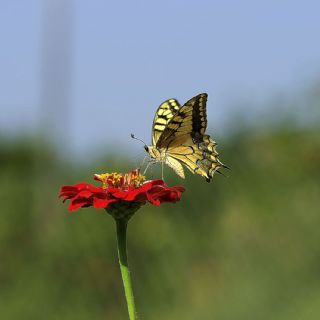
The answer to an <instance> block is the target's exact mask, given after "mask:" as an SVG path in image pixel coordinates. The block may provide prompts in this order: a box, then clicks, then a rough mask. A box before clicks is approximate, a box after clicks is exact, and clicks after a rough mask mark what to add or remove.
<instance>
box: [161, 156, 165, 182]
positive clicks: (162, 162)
mask: <svg viewBox="0 0 320 320" xmlns="http://www.w3.org/2000/svg"><path fill="white" fill-rule="evenodd" d="M163 164H164V161H161V177H162V180H164V177H163Z"/></svg>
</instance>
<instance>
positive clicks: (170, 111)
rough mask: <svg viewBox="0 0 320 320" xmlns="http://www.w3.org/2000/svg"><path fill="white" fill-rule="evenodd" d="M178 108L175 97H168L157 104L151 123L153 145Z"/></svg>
mask: <svg viewBox="0 0 320 320" xmlns="http://www.w3.org/2000/svg"><path fill="white" fill-rule="evenodd" d="M179 108H180V104H179V102H178V101H177V100H176V99H169V100H167V101H165V102H163V103H162V104H161V105H160V106H159V108H158V110H157V112H156V114H155V117H154V120H153V125H152V144H153V145H154V146H155V145H156V143H157V142H158V140H159V138H160V136H161V135H162V133H163V131H164V130H165V128H166V127H167V125H168V123H169V121H170V120H171V119H172V118H173V116H174V115H175V114H176V113H177V112H178V110H179Z"/></svg>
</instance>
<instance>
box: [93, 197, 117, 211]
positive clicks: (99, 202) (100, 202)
mask: <svg viewBox="0 0 320 320" xmlns="http://www.w3.org/2000/svg"><path fill="white" fill-rule="evenodd" d="M117 201H118V200H117V199H98V198H94V199H93V207H94V208H96V209H104V208H106V207H107V206H108V205H109V204H110V203H112V202H117Z"/></svg>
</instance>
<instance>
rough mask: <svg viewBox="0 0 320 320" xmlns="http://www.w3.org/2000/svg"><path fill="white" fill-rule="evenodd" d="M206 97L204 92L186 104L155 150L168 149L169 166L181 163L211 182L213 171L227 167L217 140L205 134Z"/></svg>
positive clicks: (167, 128) (169, 125)
mask: <svg viewBox="0 0 320 320" xmlns="http://www.w3.org/2000/svg"><path fill="white" fill-rule="evenodd" d="M207 97H208V95H207V94H206V93H201V94H199V95H197V96H196V97H193V98H192V99H190V100H189V101H188V102H186V103H185V104H184V105H183V106H182V107H181V108H180V109H179V110H178V112H176V113H175V114H174V115H173V117H172V119H171V120H170V121H169V122H168V123H167V125H166V127H165V128H164V130H163V132H162V133H161V135H160V136H159V138H158V141H157V143H156V147H157V148H158V149H160V150H165V154H166V163H167V164H169V165H170V163H175V161H174V160H178V161H180V162H181V163H183V164H184V165H185V166H186V167H187V168H188V169H189V170H190V171H191V172H193V173H197V174H199V175H201V176H203V177H205V178H206V179H207V181H210V180H211V178H212V177H213V174H214V172H215V171H216V170H218V169H219V168H220V167H223V166H224V165H223V164H222V163H221V162H220V161H219V159H218V153H217V151H216V149H215V146H216V143H215V141H214V140H212V139H211V138H210V136H209V135H206V134H205V131H206V128H207V113H206V103H207ZM173 159H174V160H173ZM170 166H171V167H173V165H170ZM176 172H177V170H176ZM177 173H178V172H177ZM180 176H181V175H180Z"/></svg>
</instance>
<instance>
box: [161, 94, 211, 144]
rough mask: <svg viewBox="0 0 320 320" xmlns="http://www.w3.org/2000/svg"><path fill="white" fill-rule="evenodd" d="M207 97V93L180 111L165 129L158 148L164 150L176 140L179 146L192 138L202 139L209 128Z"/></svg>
mask: <svg viewBox="0 0 320 320" xmlns="http://www.w3.org/2000/svg"><path fill="white" fill-rule="evenodd" d="M207 97H208V95H207V94H206V93H201V94H199V95H197V96H195V97H193V98H192V99H190V100H189V101H187V102H186V103H185V104H184V105H183V106H182V107H181V108H180V109H178V110H177V112H176V113H175V114H174V115H173V116H172V117H171V119H170V121H169V122H168V123H167V125H166V126H165V127H164V128H163V132H162V133H161V135H160V136H159V138H158V140H157V143H156V146H157V147H159V148H162V147H165V146H167V145H168V144H170V143H171V142H172V141H174V140H176V143H175V145H177V144H179V143H182V140H183V139H188V138H189V137H190V136H191V137H200V136H201V135H203V134H204V132H205V131H206V128H207V112H206V103H207Z"/></svg>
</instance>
